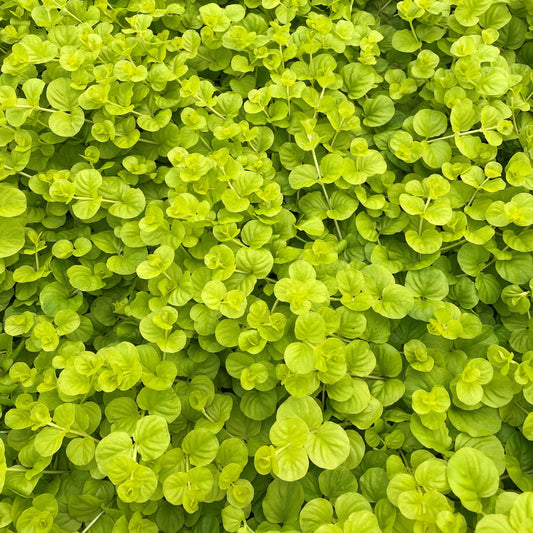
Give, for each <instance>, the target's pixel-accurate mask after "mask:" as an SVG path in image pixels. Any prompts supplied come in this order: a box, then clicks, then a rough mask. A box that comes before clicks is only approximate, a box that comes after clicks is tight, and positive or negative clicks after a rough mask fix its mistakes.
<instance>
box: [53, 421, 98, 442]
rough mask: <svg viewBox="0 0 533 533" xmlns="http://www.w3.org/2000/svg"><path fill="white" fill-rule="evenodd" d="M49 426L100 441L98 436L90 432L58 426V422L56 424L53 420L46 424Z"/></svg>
mask: <svg viewBox="0 0 533 533" xmlns="http://www.w3.org/2000/svg"><path fill="white" fill-rule="evenodd" d="M46 425H47V426H49V427H52V428H57V429H60V430H61V431H64V432H65V433H72V434H73V435H78V436H80V437H89V438H91V439H93V440H94V442H99V441H98V439H97V438H95V437H93V436H92V435H89V434H88V433H85V431H76V430H75V429H67V428H64V427H62V426H58V425H57V424H54V423H53V422H49V423H48V424H46Z"/></svg>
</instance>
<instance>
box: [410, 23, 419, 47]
mask: <svg viewBox="0 0 533 533" xmlns="http://www.w3.org/2000/svg"><path fill="white" fill-rule="evenodd" d="M409 27H410V28H411V33H412V34H413V37H414V38H415V41H416V42H417V43H419V42H420V39H419V38H418V35H417V34H416V31H415V27H414V26H413V21H412V20H410V21H409Z"/></svg>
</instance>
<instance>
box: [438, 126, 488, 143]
mask: <svg viewBox="0 0 533 533" xmlns="http://www.w3.org/2000/svg"><path fill="white" fill-rule="evenodd" d="M497 127H498V126H490V127H488V128H478V129H477V130H469V131H462V132H460V133H453V134H452V135H445V136H444V137H435V138H434V139H429V140H428V143H433V142H435V141H443V140H444V139H452V138H453V137H455V136H457V135H459V137H462V136H463V135H471V134H472V133H480V132H483V131H488V130H495V129H496V128H497Z"/></svg>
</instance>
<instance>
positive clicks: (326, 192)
mask: <svg viewBox="0 0 533 533" xmlns="http://www.w3.org/2000/svg"><path fill="white" fill-rule="evenodd" d="M311 153H312V154H313V161H314V162H315V167H316V171H317V174H318V182H319V183H320V186H321V187H322V191H324V197H325V198H326V202H327V204H328V207H329V208H330V209H331V210H332V209H333V207H332V206H331V202H330V200H329V195H328V191H327V190H326V186H325V185H324V184H323V183H322V181H320V180H321V179H322V174H321V172H320V166H319V164H318V159H317V157H316V152H315V149H314V148H313V150H312V151H311ZM333 222H334V224H335V228H336V230H337V234H338V236H339V240H341V241H342V240H343V239H344V237H343V236H342V233H341V228H340V226H339V223H338V222H337V220H335V219H333Z"/></svg>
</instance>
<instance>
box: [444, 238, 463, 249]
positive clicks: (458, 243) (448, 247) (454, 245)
mask: <svg viewBox="0 0 533 533" xmlns="http://www.w3.org/2000/svg"><path fill="white" fill-rule="evenodd" d="M464 242H466V239H461V240H459V241H457V242H454V243H453V244H450V245H449V246H444V248H441V249H440V251H441V252H445V251H446V250H451V249H452V248H455V247H456V246H459V245H460V244H463V243H464Z"/></svg>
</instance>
